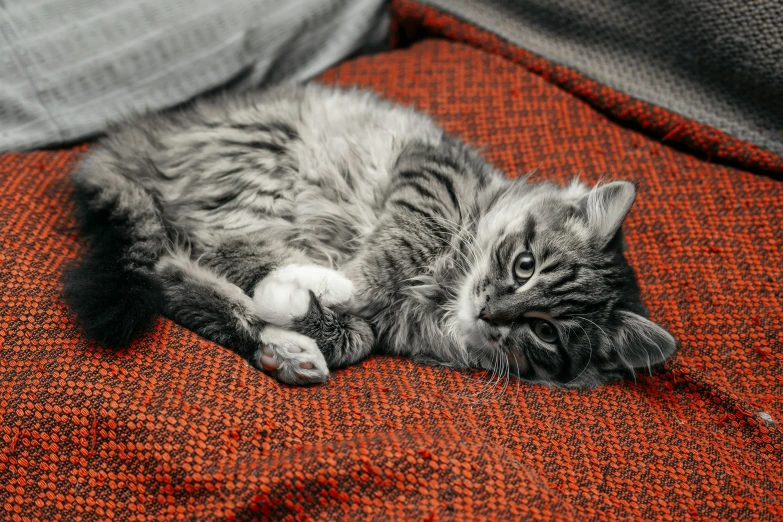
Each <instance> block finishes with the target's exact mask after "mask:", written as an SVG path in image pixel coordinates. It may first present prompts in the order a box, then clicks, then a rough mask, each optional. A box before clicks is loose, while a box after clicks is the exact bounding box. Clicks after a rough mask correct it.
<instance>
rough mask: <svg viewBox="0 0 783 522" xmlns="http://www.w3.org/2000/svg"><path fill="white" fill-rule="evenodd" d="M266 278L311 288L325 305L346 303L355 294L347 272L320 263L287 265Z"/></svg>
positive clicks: (307, 288)
mask: <svg viewBox="0 0 783 522" xmlns="http://www.w3.org/2000/svg"><path fill="white" fill-rule="evenodd" d="M265 279H274V280H277V281H280V282H283V283H293V284H295V285H296V286H298V287H299V288H303V289H306V290H310V291H312V292H313V293H314V294H315V295H316V296H318V299H319V300H320V301H321V303H322V304H323V305H325V306H332V305H337V304H342V303H345V302H347V301H348V300H349V299H350V298H351V296H353V283H352V282H351V281H350V280H349V279H348V278H347V277H345V274H343V273H342V272H338V271H337V270H332V269H331V268H326V267H323V266H318V265H295V264H291V265H286V266H284V267H282V268H279V269H277V270H275V271H274V272H272V273H271V274H269V275H268V276H267V277H266V278H265ZM262 282H263V281H262Z"/></svg>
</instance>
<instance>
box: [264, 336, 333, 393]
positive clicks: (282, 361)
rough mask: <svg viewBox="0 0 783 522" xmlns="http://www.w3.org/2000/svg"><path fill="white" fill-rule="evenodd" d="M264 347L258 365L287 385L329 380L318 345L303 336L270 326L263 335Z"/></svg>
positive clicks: (327, 370) (327, 369)
mask: <svg viewBox="0 0 783 522" xmlns="http://www.w3.org/2000/svg"><path fill="white" fill-rule="evenodd" d="M261 340H262V341H263V343H264V346H263V348H262V349H261V350H259V351H258V353H257V354H256V364H257V365H258V366H260V367H262V368H263V369H264V370H265V371H267V372H269V373H271V374H272V375H273V376H274V377H275V378H276V379H277V380H278V381H280V382H284V383H286V384H312V383H317V382H324V381H326V378H327V377H329V368H328V367H327V366H326V359H324V356H323V354H322V353H321V350H319V349H318V345H317V344H316V343H315V341H313V340H312V339H310V338H309V337H306V336H304V335H301V334H298V333H296V332H291V331H288V330H282V329H280V328H275V327H273V326H268V327H266V328H265V329H264V331H263V332H262V333H261Z"/></svg>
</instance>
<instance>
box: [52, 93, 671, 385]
mask: <svg viewBox="0 0 783 522" xmlns="http://www.w3.org/2000/svg"><path fill="white" fill-rule="evenodd" d="M74 184H75V186H76V194H77V202H78V203H79V209H80V218H81V222H82V224H83V233H84V234H85V236H86V237H87V238H88V239H89V240H90V242H91V250H90V253H89V254H88V255H87V256H86V257H85V259H84V260H83V262H82V264H80V265H79V266H78V267H75V268H74V269H72V270H71V271H70V272H69V273H68V274H67V275H66V279H65V296H66V299H67V300H68V302H69V303H70V304H71V306H72V307H73V308H74V310H75V311H76V313H77V315H78V316H79V317H80V319H81V321H82V324H83V325H84V326H85V329H86V331H87V332H88V333H89V334H90V335H91V336H93V337H95V338H96V339H98V340H100V341H102V342H104V343H105V344H108V345H118V346H121V345H125V344H127V343H129V342H130V341H131V339H132V338H133V336H134V335H136V334H137V333H138V332H139V331H140V330H142V329H143V328H144V327H145V326H146V325H147V324H149V322H150V316H151V315H152V314H154V313H162V314H165V315H167V316H169V317H171V318H172V319H174V320H175V321H178V322H179V323H181V324H182V325H184V326H186V327H188V328H191V329H193V330H194V331H196V332H197V333H199V334H201V335H203V336H205V337H207V338H209V339H212V340H214V341H216V342H218V343H221V344H223V345H225V346H228V347H231V348H233V349H234V350H236V351H237V353H239V354H240V355H242V356H243V357H245V358H247V359H248V360H250V361H251V362H253V363H254V364H257V365H259V366H261V362H260V361H262V348H263V347H264V346H265V345H275V350H274V354H276V355H277V356H278V357H283V358H285V357H288V356H290V357H289V358H290V359H291V361H304V360H305V359H306V357H305V355H307V354H308V353H309V352H308V351H307V350H308V346H310V344H308V343H309V342H310V341H307V342H304V341H302V339H305V338H306V339H312V341H314V343H315V344H314V345H313V346H317V347H318V349H319V350H320V352H321V354H322V355H323V358H325V361H326V364H327V365H328V367H329V368H336V367H340V366H344V365H348V364H353V363H355V362H357V361H359V360H361V359H362V358H364V357H366V356H367V355H368V354H369V353H370V352H371V351H372V350H373V349H374V350H376V351H379V352H384V353H391V354H398V355H405V356H409V357H412V358H414V359H416V360H420V361H425V362H429V363H432V364H440V365H447V366H452V367H458V368H467V367H484V368H487V369H490V370H492V371H497V372H503V373H505V374H506V375H518V376H520V377H522V378H527V379H530V380H534V381H539V382H546V383H550V384H556V385H564V386H594V385H597V384H600V383H602V382H605V381H606V380H608V379H612V378H617V377H622V376H625V375H627V374H628V373H629V372H631V371H633V369H634V368H646V367H650V366H652V365H653V364H656V363H659V362H661V361H663V360H664V359H665V358H666V357H667V356H668V355H670V354H671V353H672V352H673V351H674V347H675V345H674V340H673V339H672V337H671V336H670V335H669V334H668V333H666V332H665V331H664V330H663V329H662V328H660V327H659V326H657V325H655V324H653V323H651V322H650V321H649V320H647V319H645V318H644V313H645V312H644V308H643V306H642V304H641V300H640V296H639V290H638V287H637V285H636V282H635V278H634V274H633V271H632V270H631V268H630V267H629V265H628V263H627V262H626V260H625V258H624V257H623V254H622V238H621V233H620V231H619V230H620V224H621V222H622V220H623V218H624V217H625V214H626V213H627V212H628V210H629V208H630V206H631V204H632V202H633V199H634V197H635V189H634V187H633V185H631V184H630V183H622V182H618V183H610V184H608V185H604V186H602V187H598V188H595V189H593V190H587V189H586V188H585V187H584V186H582V185H580V184H579V183H574V184H572V185H571V186H569V187H565V188H559V187H556V186H554V185H550V184H530V183H526V182H525V181H524V180H517V181H514V180H509V179H507V178H506V177H505V176H503V175H502V174H501V173H499V172H497V171H496V170H495V169H493V168H492V167H491V166H490V165H488V164H487V163H486V162H485V161H483V160H482V159H481V158H480V157H479V156H478V155H477V154H476V153H475V152H473V151H472V150H471V149H469V148H468V147H467V146H465V145H464V144H463V143H461V142H460V141H458V140H456V139H454V138H451V137H449V136H446V135H445V134H444V133H443V131H442V130H441V129H440V128H438V127H437V126H436V125H435V124H434V123H433V122H432V121H431V120H430V119H429V118H427V117H425V116H423V115H421V114H418V113H416V112H414V111H412V110H410V109H406V108H401V107H397V106H393V105H391V104H388V103H386V102H383V101H381V100H379V99H377V98H376V97H375V96H373V95H371V94H369V93H365V92H359V91H341V90H336V89H330V88H326V87H321V86H318V85H308V86H304V87H296V88H285V89H282V88H281V89H277V90H273V91H268V92H264V93H250V94H242V95H239V96H237V95H233V96H231V97H224V98H220V99H216V100H211V101H202V102H198V103H196V104H195V105H193V106H192V107H190V108H188V109H185V110H181V111H178V112H174V113H169V114H165V115H155V116H148V117H144V118H140V119H138V120H136V121H133V122H130V123H128V124H126V125H123V126H121V127H119V128H117V129H116V130H115V131H114V132H113V133H112V134H111V135H110V136H109V137H108V138H106V139H105V140H104V141H103V144H102V147H100V148H98V149H97V150H96V151H95V152H93V153H92V156H91V157H90V158H89V159H88V160H86V161H85V163H84V165H83V166H82V168H81V169H80V170H79V171H78V172H77V173H76V174H75V176H74ZM520 253H525V255H526V256H532V257H529V258H526V259H528V263H530V261H529V259H533V262H532V263H533V264H534V269H531V270H534V271H533V273H532V276H531V277H529V278H527V279H525V280H519V279H518V278H516V277H515V273H517V272H515V268H514V267H515V263H516V262H517V260H518V259H519V255H520ZM314 265H318V266H322V267H331V268H333V269H334V270H335V271H334V272H333V273H334V275H333V276H332V275H329V274H331V273H332V272H329V273H327V272H323V270H322V269H319V268H318V267H317V266H314ZM308 267H311V268H308ZM321 273H324V274H327V275H328V276H329V277H330V278H331V280H332V281H335V282H336V283H334V284H349V285H351V286H350V290H351V292H352V294H351V297H350V299H347V300H345V301H344V302H342V301H337V300H334V299H332V300H329V299H327V298H326V294H323V293H319V292H320V291H321V290H324V289H321V288H319V287H318V285H317V284H315V283H307V282H306V280H307V278H308V277H310V278H312V274H321ZM283 274H287V275H286V276H285V277H288V278H289V280H283V279H279V278H281V277H283ZM346 277H347V279H345V278H346ZM270 278H278V279H279V280H278V279H270ZM291 278H293V279H291ZM297 278H299V279H297ZM291 281H293V283H292V282H291ZM297 281H298V282H297ZM302 281H305V282H304V283H303V282H302ZM341 281H347V283H340V282H341ZM108 283H110V284H111V285H113V286H111V288H112V289H113V290H112V291H108V290H107V286H106V284H108ZM296 284H299V285H300V286H299V287H296ZM270 285H271V286H270ZM275 285H277V286H275ZM291 285H294V286H291ZM308 285H309V286H308ZM261 288H263V290H260V289H261ZM270 288H272V289H275V288H279V289H280V290H275V291H280V292H282V291H286V292H288V291H290V292H291V296H294V295H296V296H298V297H296V299H298V301H297V304H296V305H295V303H294V301H291V299H293V297H291V298H290V299H289V297H288V296H284V297H285V298H286V299H287V300H283V301H281V302H283V303H284V304H283V305H278V304H277V300H276V299H277V297H280V296H278V295H273V296H271V297H274V298H275V299H273V301H275V305H274V307H275V309H274V310H271V309H270V306H267V305H269V304H270V303H271V302H270V303H268V302H265V301H263V299H265V298H264V296H267V298H270V297H269V296H270V294H268V292H269V291H271V290H270ZM285 289H288V290H285ZM256 290H258V292H260V293H258V294H256ZM326 290H328V289H326ZM264 292H267V293H264ZM254 298H255V301H254ZM302 299H304V300H305V301H304V302H302ZM259 300H261V301H259ZM285 303H289V304H288V305H287V304H285ZM308 303H309V304H308ZM289 305H290V307H292V308H291V310H294V308H295V309H296V310H297V311H296V312H295V313H294V312H293V311H291V310H287V309H285V308H286V306H289ZM281 307H282V310H281ZM289 312H290V313H289ZM286 314H288V315H286ZM276 323H277V324H276ZM547 325H549V326H547ZM550 327H551V328H552V332H556V336H557V339H556V340H555V341H554V342H545V341H542V338H541V337H540V335H539V334H541V335H543V336H544V337H547V335H546V334H547V332H549V333H551V332H550V331H549V330H547V328H550ZM542 328H543V330H542ZM286 331H290V332H291V333H290V336H289V337H288V338H286V337H285V336H286V334H285V332H286ZM536 332H538V334H537V333H536ZM542 332H543V334H542ZM537 335H539V336H537ZM281 339H282V340H281ZM297 343H298V345H299V348H297V349H296V350H292V351H291V352H290V353H289V355H286V353H287V352H285V350H282V349H279V346H282V345H286V346H288V345H295V344H297ZM270 353H271V352H270ZM302 354H305V355H302ZM310 355H313V354H310ZM267 357H271V355H267ZM320 358H321V355H320V354H317V357H315V358H314V359H312V361H313V363H312V364H304V365H301V364H300V365H299V366H296V365H294V364H293V363H292V365H289V366H285V365H284V364H283V365H281V366H280V368H278V369H277V370H276V372H275V375H276V377H277V378H279V379H280V380H283V381H286V382H292V383H305V382H317V381H321V380H323V379H324V378H326V373H325V372H326V370H325V367H324V369H323V370H322V371H321V370H319V368H320V364H321V363H320V362H319V361H320ZM316 359H318V360H316Z"/></svg>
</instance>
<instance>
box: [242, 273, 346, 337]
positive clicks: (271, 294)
mask: <svg viewBox="0 0 783 522" xmlns="http://www.w3.org/2000/svg"><path fill="white" fill-rule="evenodd" d="M310 292H312V293H313V294H315V296H316V297H317V298H318V301H319V302H320V304H322V305H324V306H327V307H329V306H336V305H342V304H345V303H347V302H349V301H350V300H351V298H352V296H353V283H351V281H350V280H349V279H348V278H346V277H345V276H344V275H343V274H341V273H340V272H337V271H336V270H331V269H329V268H325V267H322V266H317V265H294V264H292V265H286V266H284V267H282V268H279V269H277V270H275V271H274V272H272V273H270V274H269V275H267V276H266V277H265V278H264V279H262V280H261V282H260V283H258V286H256V289H255V291H254V292H253V302H254V303H255V305H256V312H257V313H258V316H259V317H261V319H263V320H264V321H267V322H268V323H271V324H274V325H276V326H285V327H288V326H291V325H292V324H294V322H295V321H296V320H297V319H300V318H302V317H303V316H304V315H305V314H306V313H307V311H308V308H309V306H310Z"/></svg>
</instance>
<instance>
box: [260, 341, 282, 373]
mask: <svg viewBox="0 0 783 522" xmlns="http://www.w3.org/2000/svg"><path fill="white" fill-rule="evenodd" d="M259 361H260V362H261V367H262V368H263V369H264V370H266V371H268V372H273V371H275V370H277V368H278V364H277V360H276V359H275V352H274V350H272V347H271V346H269V345H267V346H264V350H263V353H262V354H261V357H260V359H259Z"/></svg>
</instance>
